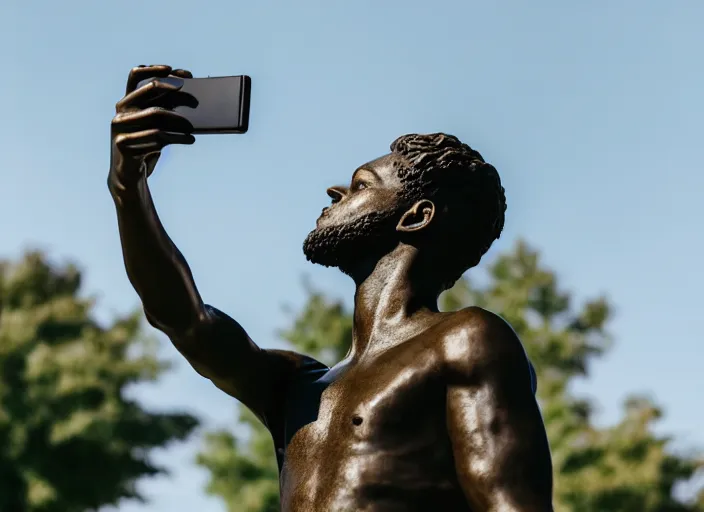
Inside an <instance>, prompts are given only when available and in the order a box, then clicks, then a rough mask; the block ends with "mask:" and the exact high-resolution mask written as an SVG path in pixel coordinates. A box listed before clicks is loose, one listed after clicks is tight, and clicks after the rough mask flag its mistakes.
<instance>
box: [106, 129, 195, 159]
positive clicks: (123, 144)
mask: <svg viewBox="0 0 704 512" xmlns="http://www.w3.org/2000/svg"><path fill="white" fill-rule="evenodd" d="M195 141H196V138H195V137H194V136H193V135H190V134H185V133H173V132H165V131H163V130H156V129H152V130H143V131H140V132H134V133H123V134H120V135H118V136H117V137H116V138H115V144H116V145H117V146H118V147H119V148H120V149H121V150H122V151H127V152H129V153H132V154H142V155H145V154H149V153H154V152H157V151H161V150H162V149H164V147H165V146H168V145H169V144H186V145H190V144H193V143H194V142H195Z"/></svg>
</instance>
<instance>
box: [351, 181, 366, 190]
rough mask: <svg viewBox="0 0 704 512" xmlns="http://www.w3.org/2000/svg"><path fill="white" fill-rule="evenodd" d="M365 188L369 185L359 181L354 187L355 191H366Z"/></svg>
mask: <svg viewBox="0 0 704 512" xmlns="http://www.w3.org/2000/svg"><path fill="white" fill-rule="evenodd" d="M365 188H367V184H366V183H364V182H363V181H358V182H357V183H356V184H355V186H354V187H353V190H355V191H356V190H364V189H365Z"/></svg>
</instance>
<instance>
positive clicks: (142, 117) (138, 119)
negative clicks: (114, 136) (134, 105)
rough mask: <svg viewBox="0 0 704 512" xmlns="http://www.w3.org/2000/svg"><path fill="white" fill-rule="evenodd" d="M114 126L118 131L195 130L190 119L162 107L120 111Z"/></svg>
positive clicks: (187, 131) (180, 131)
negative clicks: (153, 129) (154, 129)
mask: <svg viewBox="0 0 704 512" xmlns="http://www.w3.org/2000/svg"><path fill="white" fill-rule="evenodd" d="M112 127H113V130H114V131H115V132H117V133H126V132H135V131H141V130H148V129H152V128H159V129H161V130H165V131H169V132H178V133H192V132H193V125H192V124H191V122H190V121H189V120H188V119H186V118H185V117H183V116H181V115H179V114H177V113H176V112H173V111H171V110H166V109H163V108H160V107H150V108H147V109H145V110H138V111H136V112H123V113H119V114H117V115H116V116H115V117H114V118H113V120H112Z"/></svg>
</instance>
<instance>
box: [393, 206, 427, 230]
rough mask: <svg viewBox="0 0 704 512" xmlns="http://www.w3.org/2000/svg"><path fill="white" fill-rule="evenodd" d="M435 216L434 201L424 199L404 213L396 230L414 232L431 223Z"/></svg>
mask: <svg viewBox="0 0 704 512" xmlns="http://www.w3.org/2000/svg"><path fill="white" fill-rule="evenodd" d="M434 216H435V205H434V204H433V202H432V201H428V200H427V199H423V200H421V201H418V202H417V203H416V204H414V205H413V206H412V207H411V209H410V210H408V211H407V212H406V213H404V214H403V216H402V217H401V220H400V221H398V225H397V226H396V231H401V232H402V233H413V232H415V231H420V230H421V229H423V228H425V227H426V226H428V224H430V221H432V220H433V217H434Z"/></svg>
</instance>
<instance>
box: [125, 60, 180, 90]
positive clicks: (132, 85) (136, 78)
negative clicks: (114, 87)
mask: <svg viewBox="0 0 704 512" xmlns="http://www.w3.org/2000/svg"><path fill="white" fill-rule="evenodd" d="M169 73H171V66H165V65H161V64H160V65H155V66H137V67H136V68H132V70H131V71H130V74H129V76H128V77H127V87H126V88H125V89H126V90H125V94H129V93H131V92H132V91H134V90H135V89H136V88H137V84H139V82H141V81H142V80H146V79H147V78H154V77H166V76H169Z"/></svg>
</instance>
